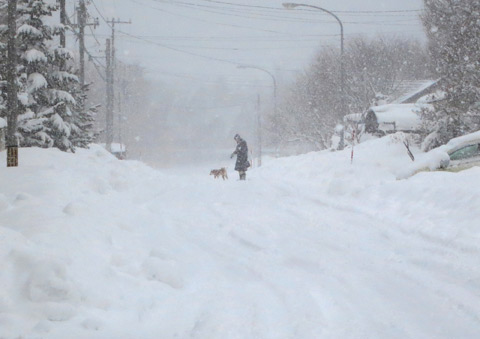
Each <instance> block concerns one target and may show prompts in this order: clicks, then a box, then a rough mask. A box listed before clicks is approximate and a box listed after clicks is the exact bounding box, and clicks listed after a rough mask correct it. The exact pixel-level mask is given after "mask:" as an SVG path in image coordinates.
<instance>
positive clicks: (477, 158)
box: [439, 131, 480, 170]
mask: <svg viewBox="0 0 480 339" xmlns="http://www.w3.org/2000/svg"><path fill="white" fill-rule="evenodd" d="M439 149H440V150H442V151H444V152H446V153H447V154H448V158H446V159H444V160H442V161H441V162H440V168H442V169H452V170H461V169H466V168H470V167H473V166H480V131H478V132H475V133H471V134H467V135H464V136H461V137H458V138H454V139H452V140H450V141H449V142H448V143H447V144H446V145H444V146H441V147H439Z"/></svg>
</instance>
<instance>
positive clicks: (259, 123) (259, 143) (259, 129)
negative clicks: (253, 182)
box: [257, 94, 262, 167]
mask: <svg viewBox="0 0 480 339" xmlns="http://www.w3.org/2000/svg"><path fill="white" fill-rule="evenodd" d="M257 147H258V160H257V167H260V166H262V117H261V106H260V94H258V97H257Z"/></svg>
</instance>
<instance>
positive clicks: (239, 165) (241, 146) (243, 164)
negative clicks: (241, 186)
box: [233, 138, 250, 171]
mask: <svg viewBox="0 0 480 339" xmlns="http://www.w3.org/2000/svg"><path fill="white" fill-rule="evenodd" d="M233 154H236V155H237V162H236V163H235V171H246V170H247V169H248V168H249V167H250V163H249V162H248V147H247V142H246V141H245V140H243V139H241V138H240V139H239V142H238V143H237V148H236V149H235V152H233Z"/></svg>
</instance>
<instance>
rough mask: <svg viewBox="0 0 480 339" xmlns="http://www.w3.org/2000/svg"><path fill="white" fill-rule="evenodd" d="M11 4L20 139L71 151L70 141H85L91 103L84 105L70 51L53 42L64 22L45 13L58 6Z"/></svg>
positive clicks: (23, 0)
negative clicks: (14, 6)
mask: <svg viewBox="0 0 480 339" xmlns="http://www.w3.org/2000/svg"><path fill="white" fill-rule="evenodd" d="M17 7H18V8H17V16H18V19H17V21H18V24H17V26H18V28H17V46H18V68H17V73H18V77H17V83H18V87H19V106H20V107H19V112H20V114H19V118H18V132H17V134H18V138H19V140H20V145H21V146H23V147H29V146H40V147H57V148H59V149H61V150H63V151H72V152H73V151H74V147H75V146H79V147H87V145H88V143H90V142H91V141H92V138H93V136H92V132H91V128H92V119H93V113H94V110H95V109H93V110H92V109H84V105H83V102H85V94H84V92H83V91H81V90H80V88H79V86H80V85H79V83H78V77H77V76H76V74H75V65H74V62H73V54H72V53H71V52H70V51H69V50H68V49H66V48H63V47H62V46H60V45H59V41H58V36H59V35H60V33H62V32H63V31H64V30H65V29H66V27H65V26H63V25H61V24H56V23H54V20H53V19H52V18H51V17H52V15H53V13H54V12H55V11H56V10H58V7H57V5H56V4H55V3H54V2H53V1H47V0H18V6H17ZM4 36H6V30H5V28H4V27H3V26H0V55H1V56H2V61H0V76H1V74H2V73H3V72H2V67H6V65H5V64H4V62H3V60H4V58H3V56H4V54H5V53H6V50H5V46H4V44H2V42H3V41H4ZM0 81H1V79H0ZM0 84H1V83H0ZM0 94H1V93H0Z"/></svg>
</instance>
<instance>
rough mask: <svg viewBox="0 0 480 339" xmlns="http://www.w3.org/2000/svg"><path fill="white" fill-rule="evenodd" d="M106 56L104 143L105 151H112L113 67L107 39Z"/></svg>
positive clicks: (109, 43) (109, 44)
mask: <svg viewBox="0 0 480 339" xmlns="http://www.w3.org/2000/svg"><path fill="white" fill-rule="evenodd" d="M105 56H106V64H107V68H106V72H107V74H106V81H107V112H106V113H107V114H106V131H105V134H106V135H105V136H106V141H105V144H106V145H105V146H106V149H107V151H109V152H111V151H112V142H113V103H114V98H113V67H112V46H111V41H110V39H107V47H106V49H105Z"/></svg>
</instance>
